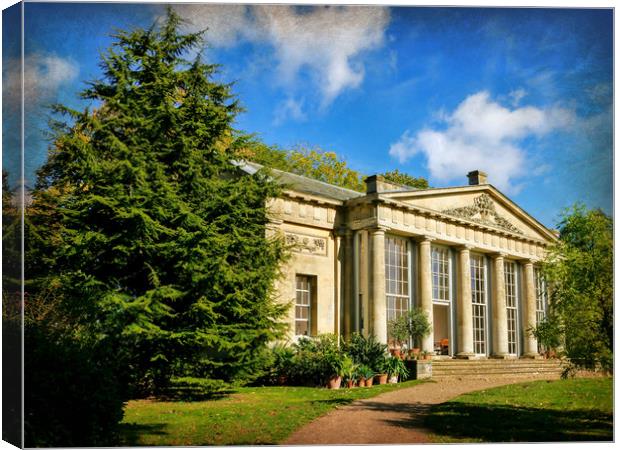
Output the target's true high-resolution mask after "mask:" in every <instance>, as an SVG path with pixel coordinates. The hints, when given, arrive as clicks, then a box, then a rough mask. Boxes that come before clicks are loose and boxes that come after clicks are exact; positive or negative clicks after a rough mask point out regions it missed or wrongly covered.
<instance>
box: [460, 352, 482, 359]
mask: <svg viewBox="0 0 620 450" xmlns="http://www.w3.org/2000/svg"><path fill="white" fill-rule="evenodd" d="M454 357H455V358H456V359H478V357H477V356H476V354H475V353H467V352H461V353H457V354H456V355H455V356H454Z"/></svg>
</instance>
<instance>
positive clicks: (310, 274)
mask: <svg viewBox="0 0 620 450" xmlns="http://www.w3.org/2000/svg"><path fill="white" fill-rule="evenodd" d="M255 170H256V165H248V167H246V171H249V172H252V171H255ZM274 176H275V177H276V178H277V179H278V180H279V181H280V182H281V183H282V184H283V186H284V187H285V190H284V195H283V196H282V197H280V198H277V199H273V201H272V202H271V203H270V211H271V214H272V222H273V223H272V226H271V230H272V232H273V233H280V234H281V235H282V236H283V237H284V238H285V240H286V242H287V243H289V244H290V245H291V246H292V247H291V248H292V258H291V259H290V260H289V261H288V262H287V264H286V267H285V268H284V270H283V275H282V277H281V279H280V280H279V281H278V282H277V292H278V295H279V298H280V301H282V302H286V303H289V302H290V303H292V304H294V305H295V306H294V307H292V308H291V309H290V315H289V318H288V320H289V322H290V325H291V327H290V335H289V338H290V340H294V339H297V338H298V336H299V335H306V334H307V335H315V334H318V333H336V334H341V335H344V336H346V335H349V334H350V333H351V332H354V331H359V332H361V333H363V334H365V335H368V334H374V335H375V336H376V337H377V338H378V339H379V340H381V341H383V342H388V335H387V321H388V320H389V318H392V317H395V316H397V315H399V314H402V312H403V311H404V310H406V309H408V308H412V307H420V308H422V309H423V310H425V311H426V312H427V314H428V316H429V319H430V322H431V323H432V325H433V332H432V333H431V335H430V336H429V337H428V338H426V339H425V340H424V342H423V343H422V349H423V350H425V351H428V352H431V353H433V354H435V355H436V356H437V357H439V355H442V357H450V356H452V357H462V358H484V357H499V358H516V357H535V356H536V355H537V354H538V347H537V343H536V341H535V339H533V338H532V337H531V336H529V334H528V333H527V332H526V330H527V329H528V328H529V327H530V326H533V325H535V324H536V323H537V321H539V320H540V319H541V318H542V317H544V314H545V309H546V289H545V286H544V281H543V280H542V279H541V277H540V274H539V272H538V270H537V264H538V263H539V262H540V260H541V259H542V258H543V257H544V255H545V249H546V247H547V246H548V245H549V244H551V243H553V242H554V240H555V239H556V237H555V235H554V234H553V232H552V231H551V230H549V229H547V228H545V227H544V226H543V225H541V224H540V223H539V222H537V221H536V220H535V219H534V218H532V217H531V216H529V215H528V214H527V213H526V212H525V211H523V210H522V209H521V208H519V207H518V206H517V205H516V204H514V203H513V202H512V201H511V200H510V199H508V198H507V197H506V196H504V195H503V194H502V193H501V192H500V191H498V190H497V189H496V188H495V187H493V186H492V185H490V184H487V183H486V174H484V173H483V172H479V171H475V172H470V173H469V174H468V177H469V183H470V184H469V185H467V186H461V187H450V188H433V189H425V190H416V189H414V188H410V187H407V186H400V185H396V184H394V183H390V182H387V181H386V180H384V179H383V178H382V177H380V176H371V177H369V178H368V179H367V180H366V184H367V189H366V193H365V194H364V193H359V192H354V191H349V190H347V189H342V188H338V187H336V186H331V185H328V184H325V183H321V182H318V181H315V180H310V179H307V178H304V177H300V176H297V175H292V174H288V173H284V172H277V171H275V175H274Z"/></svg>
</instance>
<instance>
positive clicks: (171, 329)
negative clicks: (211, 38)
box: [30, 10, 284, 391]
mask: <svg viewBox="0 0 620 450" xmlns="http://www.w3.org/2000/svg"><path fill="white" fill-rule="evenodd" d="M179 25H180V19H179V17H178V16H177V15H176V14H175V13H174V12H173V11H172V10H169V11H168V14H167V18H166V20H165V22H164V23H163V24H162V25H161V26H154V27H152V28H151V29H147V30H145V29H135V30H132V31H120V32H118V33H117V34H116V35H115V36H114V38H115V43H114V45H113V47H112V48H111V49H110V50H109V51H108V53H107V54H106V55H105V56H104V57H102V62H101V68H102V71H103V77H102V79H100V80H97V81H94V82H91V83H89V86H88V88H87V89H86V90H84V91H83V93H82V97H83V98H85V99H88V100H91V101H92V103H93V105H94V107H93V109H86V110H84V111H75V110H71V109H69V108H66V107H64V106H58V107H57V108H56V110H57V112H59V113H61V114H62V115H63V117H65V119H63V120H62V121H58V122H56V123H55V124H54V133H55V138H54V140H53V145H52V148H51V150H50V153H49V158H48V161H47V163H46V164H45V165H44V166H43V167H42V168H41V170H40V172H39V178H38V183H37V186H36V190H35V192H34V193H33V198H34V203H33V205H32V208H31V214H30V215H31V217H32V223H33V230H32V235H31V236H32V239H31V243H32V248H31V249H30V257H31V259H32V260H33V261H35V263H34V264H33V265H32V266H31V267H30V274H31V275H33V276H36V277H37V278H38V281H39V283H38V288H35V287H33V289H34V290H37V289H38V291H39V292H42V290H43V288H45V289H49V288H50V286H53V287H54V289H55V292H54V297H55V298H60V299H61V301H60V304H61V305H62V306H61V307H62V308H63V310H64V311H66V314H68V315H71V317H72V318H74V320H75V321H76V323H80V324H83V326H84V330H85V331H84V333H89V334H90V335H94V336H96V337H97V338H98V339H101V340H106V342H109V345H111V346H113V347H114V348H116V349H117V356H118V357H119V358H121V359H122V360H123V361H126V364H127V366H126V367H127V370H128V371H130V372H131V374H132V375H134V376H135V379H134V382H135V384H137V385H140V386H142V387H143V388H144V389H145V390H146V391H153V390H155V391H157V390H159V389H160V388H166V387H168V386H170V382H171V380H174V379H178V378H180V379H183V378H187V377H195V378H205V379H208V380H211V383H213V384H214V385H217V384H224V383H228V382H233V381H236V380H239V379H244V378H246V377H247V376H248V375H249V374H251V373H252V372H253V371H254V369H255V368H256V366H257V364H259V363H260V359H261V349H263V348H264V347H265V345H266V344H267V343H268V342H269V341H272V340H273V339H275V338H277V337H278V336H279V335H280V333H281V331H282V327H283V325H281V324H280V320H279V319H280V318H281V316H282V314H283V311H284V307H283V306H281V305H278V304H277V303H276V302H275V301H274V300H273V296H272V289H273V288H272V287H273V282H274V280H275V278H276V277H277V275H278V267H279V263H280V262H281V260H282V258H283V254H284V253H283V247H282V245H281V244H280V241H278V240H277V239H275V238H273V239H271V238H269V234H268V233H267V230H266V226H267V224H268V215H267V210H266V201H267V200H268V199H269V198H270V197H272V196H274V195H277V193H278V188H277V186H275V185H274V184H273V182H272V181H270V180H269V178H268V177H267V176H266V175H265V174H262V173H260V172H259V173H258V174H256V175H253V176H240V175H239V174H238V172H237V169H236V167H235V166H234V165H233V164H232V163H231V161H232V160H234V159H235V157H236V153H235V151H234V150H233V149H231V148H228V147H227V146H226V142H230V139H229V138H230V136H231V134H232V128H231V125H232V122H233V120H234V117H235V115H236V113H237V112H239V110H240V108H239V106H238V104H237V102H236V100H235V99H234V98H233V97H232V95H231V86H230V85H226V84H222V83H219V82H217V81H215V80H214V75H215V73H216V70H217V67H216V66H215V65H211V64H206V63H204V62H203V61H202V60H201V58H200V56H197V57H195V58H193V59H192V60H188V59H185V57H186V55H188V54H191V52H194V51H195V50H200V48H199V47H200V45H201V42H202V37H201V33H192V34H182V33H181V32H180V31H179ZM193 54H196V53H195V52H194V53H193ZM198 54H200V52H198Z"/></svg>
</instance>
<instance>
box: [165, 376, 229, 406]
mask: <svg viewBox="0 0 620 450" xmlns="http://www.w3.org/2000/svg"><path fill="white" fill-rule="evenodd" d="M229 387H230V385H229V384H227V383H225V382H224V381H222V380H211V379H208V378H194V377H178V378H172V379H171V380H170V386H169V387H168V389H166V390H165V394H166V395H167V396H169V397H170V398H173V399H180V400H202V399H205V398H210V397H214V396H216V395H218V394H221V393H223V392H225V391H226V390H227V389H228V388H229Z"/></svg>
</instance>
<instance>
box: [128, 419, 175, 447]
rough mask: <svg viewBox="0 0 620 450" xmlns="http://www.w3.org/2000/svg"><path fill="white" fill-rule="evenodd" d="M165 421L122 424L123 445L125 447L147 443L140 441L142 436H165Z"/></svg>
mask: <svg viewBox="0 0 620 450" xmlns="http://www.w3.org/2000/svg"><path fill="white" fill-rule="evenodd" d="M164 428H166V424H165V423H154V424H149V425H144V424H137V423H122V424H121V426H120V435H121V441H122V445H123V446H124V447H132V446H137V445H146V444H143V443H141V442H140V437H142V436H148V435H156V436H164V435H167V434H168V433H166V432H165V431H164Z"/></svg>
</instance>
